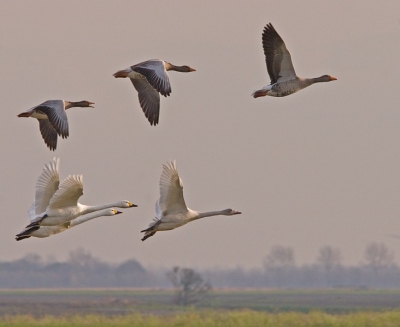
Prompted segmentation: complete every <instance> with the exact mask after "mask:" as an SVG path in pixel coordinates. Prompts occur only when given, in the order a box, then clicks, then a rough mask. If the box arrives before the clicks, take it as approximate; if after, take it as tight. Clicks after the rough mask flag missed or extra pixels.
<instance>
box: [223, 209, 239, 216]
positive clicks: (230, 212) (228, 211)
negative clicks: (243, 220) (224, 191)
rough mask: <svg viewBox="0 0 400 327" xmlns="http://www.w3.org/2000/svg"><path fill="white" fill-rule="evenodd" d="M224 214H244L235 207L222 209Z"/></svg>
mask: <svg viewBox="0 0 400 327" xmlns="http://www.w3.org/2000/svg"><path fill="white" fill-rule="evenodd" d="M222 214H223V215H225V216H233V215H240V214H242V213H241V212H240V211H235V210H233V209H225V210H223V211H222Z"/></svg>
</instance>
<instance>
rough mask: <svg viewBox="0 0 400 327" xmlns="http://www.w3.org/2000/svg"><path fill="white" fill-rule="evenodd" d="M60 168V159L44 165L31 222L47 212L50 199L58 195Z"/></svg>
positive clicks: (36, 191)
mask: <svg viewBox="0 0 400 327" xmlns="http://www.w3.org/2000/svg"><path fill="white" fill-rule="evenodd" d="M59 168H60V159H58V158H53V160H51V161H50V162H49V163H48V164H46V165H44V167H43V170H42V173H41V174H40V176H39V178H38V180H37V181H36V187H35V202H34V203H33V204H32V207H31V209H30V210H29V212H28V214H29V217H30V218H31V220H32V219H33V218H34V217H35V216H36V215H39V214H41V213H43V212H44V211H45V210H46V208H47V206H48V205H49V203H50V199H51V198H52V197H53V196H54V194H55V193H56V191H57V189H58V186H59V184H60V173H59Z"/></svg>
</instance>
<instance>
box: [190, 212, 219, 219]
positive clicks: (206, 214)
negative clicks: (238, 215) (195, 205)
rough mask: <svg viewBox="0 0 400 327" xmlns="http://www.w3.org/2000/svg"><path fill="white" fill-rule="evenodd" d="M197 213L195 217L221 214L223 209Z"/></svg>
mask: <svg viewBox="0 0 400 327" xmlns="http://www.w3.org/2000/svg"><path fill="white" fill-rule="evenodd" d="M198 214H199V215H198V216H197V217H196V218H195V219H200V218H205V217H211V216H218V215H223V214H224V211H223V210H220V211H209V212H199V213H198Z"/></svg>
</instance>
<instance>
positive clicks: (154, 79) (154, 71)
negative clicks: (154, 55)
mask: <svg viewBox="0 0 400 327" xmlns="http://www.w3.org/2000/svg"><path fill="white" fill-rule="evenodd" d="M131 69H132V70H133V71H135V72H138V73H140V74H142V75H143V76H144V77H146V79H147V81H148V82H149V83H150V85H151V86H152V87H154V88H155V89H156V90H157V91H158V92H160V93H161V94H162V95H163V96H165V97H166V96H169V95H170V94H171V84H170V82H169V77H168V74H167V71H166V70H165V65H164V61H162V60H157V59H152V60H147V61H144V62H141V63H139V64H136V65H133V66H131Z"/></svg>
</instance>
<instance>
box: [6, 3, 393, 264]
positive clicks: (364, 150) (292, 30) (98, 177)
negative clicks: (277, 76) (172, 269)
mask: <svg viewBox="0 0 400 327" xmlns="http://www.w3.org/2000/svg"><path fill="white" fill-rule="evenodd" d="M160 3H162V4H160ZM289 7H290V10H289V9H288V8H289ZM268 22H271V23H272V24H273V25H274V26H275V28H276V29H277V31H278V33H280V35H281V36H282V38H283V39H284V40H285V42H286V45H287V47H288V49H289V51H290V52H291V54H292V59H293V63H294V67H295V69H296V72H297V74H298V75H299V76H302V77H317V76H320V75H323V74H330V75H332V76H335V77H337V78H338V81H337V82H332V83H323V84H318V85H315V86H312V87H310V88H308V89H306V90H303V91H301V92H299V93H297V94H294V95H292V96H289V97H286V98H271V97H265V98H258V99H253V98H252V97H251V93H252V92H253V91H254V90H256V89H259V88H261V87H263V86H265V85H267V84H268V83H269V78H268V74H267V71H266V67H265V61H264V54H263V51H262V46H261V32H262V29H263V27H264V25H265V24H266V23H268ZM399 41H400V2H399V1H379V2H377V1H366V0H360V1H336V0H335V1H319V0H316V1H301V2H300V1H299V2H292V1H243V2H238V1H235V2H233V1H228V0H224V1H222V0H219V1H173V0H170V1H168V2H160V1H158V0H157V1H148V0H147V1H131V0H129V1H122V0H121V1H98V0H93V1H70V0H68V1H15V0H13V1H2V3H1V10H0V57H1V61H2V64H1V65H0V83H1V101H2V108H3V109H2V114H3V115H2V119H1V121H0V133H1V140H2V146H1V147H0V153H1V158H2V159H1V164H0V169H1V174H0V179H1V185H2V188H1V191H0V192H1V194H0V201H1V202H0V203H1V206H2V214H1V228H0V239H1V246H0V260H11V259H15V258H19V257H21V256H23V255H25V254H26V253H29V252H37V253H41V254H42V255H43V256H44V257H46V256H48V255H56V257H57V258H59V259H64V258H66V256H67V254H68V252H69V251H70V250H71V249H76V248H77V247H84V248H85V249H87V250H89V251H90V252H91V253H92V254H93V255H95V256H98V257H101V258H102V259H104V260H108V261H121V260H125V259H128V258H132V257H133V258H136V259H138V260H139V261H140V262H142V263H143V264H145V265H154V266H157V265H163V266H172V265H176V264H178V265H182V266H192V267H210V266H236V265H241V266H243V267H255V266H260V265H261V261H262V259H263V257H264V256H265V255H266V254H267V252H268V251H269V249H270V248H271V246H272V245H276V244H279V245H285V246H292V247H294V248H295V256H296V259H297V262H298V263H309V262H314V260H315V258H316V256H317V252H318V248H319V247H321V246H322V245H332V246H334V247H338V248H340V249H341V250H342V252H343V257H344V260H345V263H347V264H350V263H358V262H359V261H360V260H361V259H362V256H363V251H364V249H365V246H366V244H367V243H368V242H371V241H377V242H385V243H386V244H387V245H388V246H389V247H390V248H393V249H395V250H396V254H397V258H396V259H397V261H398V262H399V261H400V251H399V250H398V249H399V248H400V243H399V240H398V239H395V238H389V237H387V236H385V235H386V234H389V233H391V234H396V233H399V234H400V201H399V198H400V108H399V102H400V101H399V100H400V91H399V85H400V74H399V73H398V71H399V58H400V42H399ZM153 58H158V59H163V60H167V61H169V62H171V63H173V64H176V65H189V66H191V67H194V68H195V69H196V70H197V72H195V73H191V74H180V73H175V72H171V73H170V80H171V84H172V94H171V97H169V98H162V99H161V116H160V124H159V125H158V126H157V127H151V126H150V125H149V123H148V122H147V120H146V119H145V117H144V115H143V113H142V111H141V109H140V107H139V104H138V100H137V93H136V92H135V90H134V89H133V87H132V85H131V83H130V82H129V80H125V79H115V78H114V77H113V76H112V74H113V73H115V72H116V71H117V70H120V69H124V68H126V67H128V66H130V65H132V64H135V63H138V62H141V61H143V60H146V59H153ZM48 99H66V100H71V101H78V100H84V99H85V100H89V101H93V102H95V103H96V105H95V107H96V108H95V109H92V108H73V109H71V110H69V111H68V116H69V124H70V137H69V138H68V139H67V140H63V139H59V142H58V148H57V150H56V151H55V153H53V152H50V151H49V150H48V149H47V148H46V146H45V144H44V142H43V140H42V138H41V136H40V133H39V128H38V123H37V122H36V121H35V120H33V119H23V118H17V114H19V113H20V112H22V111H25V110H27V109H29V108H30V107H32V106H34V105H37V104H39V103H41V102H43V101H45V100H48ZM53 156H57V157H60V158H61V178H65V177H66V176H68V174H83V176H84V191H85V194H84V195H83V196H82V197H81V199H80V202H81V203H84V204H91V205H92V204H100V203H105V202H112V201H116V200H122V199H127V200H130V201H132V202H133V203H135V204H138V205H139V207H138V208H133V209H127V210H124V214H123V215H119V216H116V217H103V218H99V219H97V220H95V221H91V222H89V223H87V224H84V225H81V226H79V227H77V228H73V229H71V230H69V231H67V232H65V233H62V234H60V235H56V236H53V237H50V238H47V239H33V238H31V239H28V240H24V241H21V242H16V241H15V240H14V235H15V234H16V233H18V232H19V231H20V230H21V228H23V227H24V226H25V225H26V224H27V222H28V221H29V218H28V215H27V210H28V208H29V207H30V205H31V203H32V200H33V197H34V186H35V182H36V179H37V177H38V176H39V174H40V172H41V170H42V167H43V165H44V163H45V162H47V161H49V160H50V159H51V158H52V157H53ZM169 159H176V160H177V164H178V170H179V173H180V175H181V178H182V179H183V182H184V185H185V199H186V203H187V204H188V206H189V207H190V208H192V209H194V210H200V211H209V210H219V209H225V208H228V207H231V208H233V209H235V210H240V211H242V212H243V214H242V215H238V216H232V217H224V216H221V217H212V218H206V219H202V220H200V221H197V222H193V223H191V224H188V225H186V226H184V227H182V228H179V229H176V230H174V231H171V232H160V233H157V234H156V235H155V236H154V237H152V238H150V239H148V240H147V241H146V242H141V241H140V238H141V234H140V233H139V231H140V230H141V229H143V228H145V227H146V226H147V225H148V223H149V222H150V220H151V219H152V218H153V217H154V215H155V211H154V203H155V201H156V199H157V198H158V195H159V190H158V182H159V178H160V174H161V169H162V164H163V163H164V162H165V161H167V160H169Z"/></svg>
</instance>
